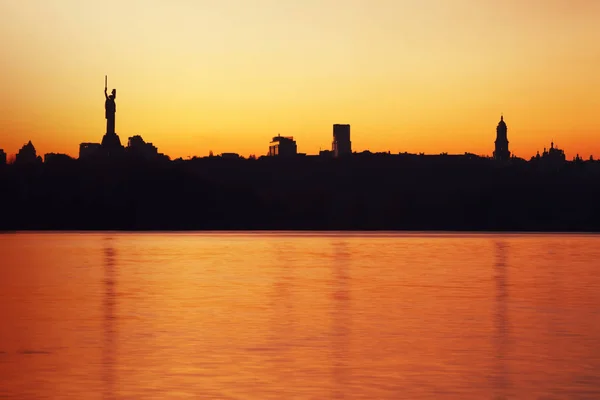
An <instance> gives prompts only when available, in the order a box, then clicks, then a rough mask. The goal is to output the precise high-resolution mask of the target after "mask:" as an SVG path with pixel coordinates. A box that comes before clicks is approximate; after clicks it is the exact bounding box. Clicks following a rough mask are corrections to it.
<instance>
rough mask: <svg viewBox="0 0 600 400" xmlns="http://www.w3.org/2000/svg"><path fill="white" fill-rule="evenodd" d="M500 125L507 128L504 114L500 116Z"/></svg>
mask: <svg viewBox="0 0 600 400" xmlns="http://www.w3.org/2000/svg"><path fill="white" fill-rule="evenodd" d="M498 127H499V128H500V127H502V128H506V122H504V115H501V116H500V122H498Z"/></svg>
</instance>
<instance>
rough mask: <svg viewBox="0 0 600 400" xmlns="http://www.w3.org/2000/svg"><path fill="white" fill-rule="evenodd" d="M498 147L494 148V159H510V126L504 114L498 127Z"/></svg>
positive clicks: (496, 142)
mask: <svg viewBox="0 0 600 400" xmlns="http://www.w3.org/2000/svg"><path fill="white" fill-rule="evenodd" d="M495 144H496V149H495V150H494V159H496V160H508V159H509V158H510V151H508V128H507V127H506V122H504V116H500V122H499V123H498V126H497V127H496V141H495Z"/></svg>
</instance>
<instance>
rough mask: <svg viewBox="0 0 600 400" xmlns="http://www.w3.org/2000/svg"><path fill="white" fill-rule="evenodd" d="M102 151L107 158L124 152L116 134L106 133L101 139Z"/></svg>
mask: <svg viewBox="0 0 600 400" xmlns="http://www.w3.org/2000/svg"><path fill="white" fill-rule="evenodd" d="M101 146H102V150H103V152H104V153H105V154H106V155H107V156H109V157H110V156H118V155H121V154H123V153H124V152H125V148H124V147H123V145H121V139H119V135H117V134H116V133H106V134H105V135H104V136H103V137H102V145H101Z"/></svg>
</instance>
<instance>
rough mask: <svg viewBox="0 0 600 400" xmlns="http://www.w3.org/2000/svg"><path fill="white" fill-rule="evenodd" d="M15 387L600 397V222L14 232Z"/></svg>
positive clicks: (8, 384)
mask: <svg viewBox="0 0 600 400" xmlns="http://www.w3.org/2000/svg"><path fill="white" fill-rule="evenodd" d="M0 296H1V303H0V398H2V399H3V398H8V399H179V398H181V399H184V398H207V399H439V398H445V399H509V398H510V399H512V398H517V399H598V398H600V343H599V340H600V318H599V315H598V314H599V308H598V305H599V303H600V236H585V235H495V234H483V235H464V234H460V235H459V234H311V233H306V234H268V233H267V234H256V233H247V234H239V233H236V234H226V233H219V234H117V233H102V234H77V233H65V234H10V235H9V234H7V235H0Z"/></svg>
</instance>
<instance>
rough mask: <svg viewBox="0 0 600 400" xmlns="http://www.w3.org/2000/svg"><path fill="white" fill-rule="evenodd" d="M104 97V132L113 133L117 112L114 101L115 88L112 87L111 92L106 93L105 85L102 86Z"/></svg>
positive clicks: (115, 95)
mask: <svg viewBox="0 0 600 400" xmlns="http://www.w3.org/2000/svg"><path fill="white" fill-rule="evenodd" d="M104 97H105V98H106V101H105V102H104V109H105V110H106V133H107V134H114V133H115V113H116V112H117V105H116V103H115V98H116V97H117V89H113V90H112V92H111V94H110V95H108V94H107V93H106V87H104Z"/></svg>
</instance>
